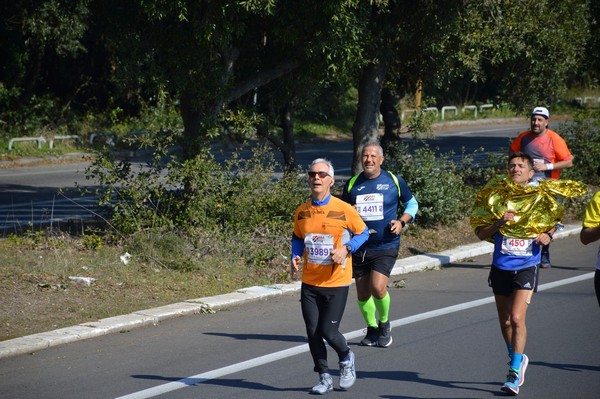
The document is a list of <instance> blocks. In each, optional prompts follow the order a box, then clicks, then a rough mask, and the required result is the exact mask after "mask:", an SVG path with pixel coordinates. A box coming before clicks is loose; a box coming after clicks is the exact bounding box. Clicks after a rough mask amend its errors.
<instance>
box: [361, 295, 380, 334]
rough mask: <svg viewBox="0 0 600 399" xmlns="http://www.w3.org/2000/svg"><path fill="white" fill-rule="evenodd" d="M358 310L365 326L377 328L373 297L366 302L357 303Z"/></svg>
mask: <svg viewBox="0 0 600 399" xmlns="http://www.w3.org/2000/svg"><path fill="white" fill-rule="evenodd" d="M358 309H360V313H362V316H363V319H365V322H366V323H367V326H370V327H377V319H376V318H375V302H374V301H373V297H369V299H367V300H366V301H358Z"/></svg>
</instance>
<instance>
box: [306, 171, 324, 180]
mask: <svg viewBox="0 0 600 399" xmlns="http://www.w3.org/2000/svg"><path fill="white" fill-rule="evenodd" d="M317 175H319V177H320V178H321V179H324V178H326V177H327V176H329V173H327V172H323V171H320V172H313V171H310V172H308V177H310V178H311V179H314V178H315V177H316V176H317Z"/></svg>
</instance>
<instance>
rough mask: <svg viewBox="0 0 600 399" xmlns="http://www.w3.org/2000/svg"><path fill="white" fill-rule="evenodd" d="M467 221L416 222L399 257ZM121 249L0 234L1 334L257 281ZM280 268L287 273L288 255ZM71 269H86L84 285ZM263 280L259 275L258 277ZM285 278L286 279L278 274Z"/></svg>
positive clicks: (447, 244)
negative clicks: (177, 267) (153, 260)
mask: <svg viewBox="0 0 600 399" xmlns="http://www.w3.org/2000/svg"><path fill="white" fill-rule="evenodd" d="M476 241H477V239H476V237H475V236H474V235H473V234H472V232H471V229H470V227H469V226H468V223H467V222H466V221H461V222H458V223H456V224H455V225H453V226H452V227H440V228H436V229H429V230H424V229H415V228H413V231H411V234H406V235H405V236H404V237H403V238H402V245H401V253H400V256H401V257H407V256H412V255H415V254H419V253H424V252H437V251H440V250H443V249H448V248H452V247H455V246H457V245H462V244H466V243H471V242H476ZM123 253H124V250H123V249H121V248H111V247H106V246H105V247H102V248H100V249H98V250H89V249H85V248H83V245H82V242H81V240H80V239H75V238H72V237H68V236H59V237H52V238H51V239H41V240H40V239H38V240H37V242H36V240H33V241H31V240H25V239H16V238H14V237H13V238H5V239H2V240H0V265H1V266H0V281H2V284H1V285H0V340H6V339H11V338H16V337H20V336H24V335H29V334H34V333H39V332H43V331H49V330H53V329H57V328H62V327H68V326H72V325H76V324H80V323H84V322H88V321H94V320H99V319H102V318H106V317H111V316H116V315H120V314H126V313H130V312H133V311H136V310H141V309H147V308H152V307H157V306H162V305H166V304H170V303H174V302H179V301H183V300H187V299H192V298H199V297H204V296H210V295H217V294H223V293H228V292H231V291H234V290H235V289H238V288H242V287H247V286H250V285H255V284H261V283H264V281H258V280H257V278H261V277H257V273H240V272H239V271H240V270H241V269H243V266H241V265H230V267H224V266H222V265H220V267H219V268H218V270H219V271H218V272H216V271H215V269H216V268H210V267H209V268H207V270H206V271H204V272H178V271H173V270H169V269H165V268H161V267H160V266H156V265H155V264H149V263H147V262H144V261H142V260H139V259H136V257H133V258H132V260H131V262H129V263H128V264H124V263H123V262H122V261H121V260H120V256H121V255H123ZM280 267H281V268H282V269H283V270H282V273H281V274H280V275H281V276H286V277H285V278H287V263H286V262H282V263H281V266H280ZM70 276H81V277H93V278H95V279H96V280H95V281H94V282H93V283H92V284H91V285H89V286H86V285H85V284H81V283H76V282H74V281H72V280H70V279H69V277H70ZM263 280H264V277H263ZM278 282H280V283H281V282H285V281H278Z"/></svg>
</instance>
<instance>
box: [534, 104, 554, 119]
mask: <svg viewBox="0 0 600 399" xmlns="http://www.w3.org/2000/svg"><path fill="white" fill-rule="evenodd" d="M534 115H541V116H543V117H544V118H546V119H548V118H550V112H548V108H545V107H535V108H534V109H533V111H531V116H534Z"/></svg>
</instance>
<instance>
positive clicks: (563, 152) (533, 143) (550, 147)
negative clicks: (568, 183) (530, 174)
mask: <svg viewBox="0 0 600 399" xmlns="http://www.w3.org/2000/svg"><path fill="white" fill-rule="evenodd" d="M517 151H521V152H524V153H525V154H528V155H529V156H531V158H533V159H543V160H544V162H545V163H555V162H558V161H568V160H570V159H573V155H571V151H569V148H568V147H567V143H565V140H563V138H562V137H560V136H559V134H558V133H556V132H555V131H553V130H550V129H546V134H545V135H543V136H541V137H539V136H537V135H535V134H533V133H532V132H531V130H528V131H526V132H523V133H521V134H519V136H518V137H517V138H516V139H515V140H514V141H513V142H512V143H511V145H510V152H511V154H512V153H513V152H517ZM544 175H545V176H544V177H545V178H547V179H554V180H556V179H558V178H560V170H557V169H553V170H547V171H545V172H544Z"/></svg>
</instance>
